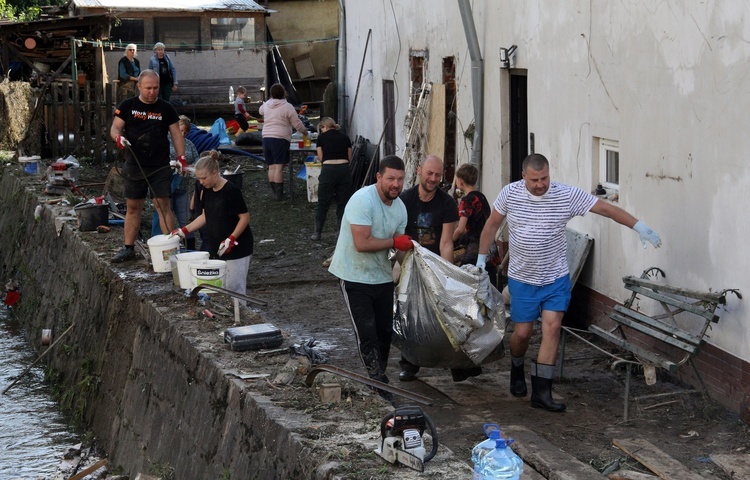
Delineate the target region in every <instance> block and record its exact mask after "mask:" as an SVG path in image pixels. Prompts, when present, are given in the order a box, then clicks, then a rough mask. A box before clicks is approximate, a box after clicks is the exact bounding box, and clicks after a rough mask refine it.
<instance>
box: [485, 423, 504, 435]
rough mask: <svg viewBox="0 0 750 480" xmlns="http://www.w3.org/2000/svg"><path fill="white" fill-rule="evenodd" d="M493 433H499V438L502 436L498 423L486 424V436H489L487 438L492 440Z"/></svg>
mask: <svg viewBox="0 0 750 480" xmlns="http://www.w3.org/2000/svg"><path fill="white" fill-rule="evenodd" d="M493 431H497V434H498V436H499V435H500V427H499V426H498V424H497V423H485V424H484V434H485V435H487V438H492V436H491V435H490V433H492V432H493Z"/></svg>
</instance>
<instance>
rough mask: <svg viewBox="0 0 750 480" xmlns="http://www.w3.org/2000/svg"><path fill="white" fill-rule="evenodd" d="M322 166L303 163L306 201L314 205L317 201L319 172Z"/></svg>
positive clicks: (313, 163)
mask: <svg viewBox="0 0 750 480" xmlns="http://www.w3.org/2000/svg"><path fill="white" fill-rule="evenodd" d="M322 168H323V164H321V163H315V162H305V176H306V177H307V178H306V179H305V180H306V181H307V201H308V202H310V203H315V202H317V201H318V186H319V184H320V181H319V179H320V172H321V170H322Z"/></svg>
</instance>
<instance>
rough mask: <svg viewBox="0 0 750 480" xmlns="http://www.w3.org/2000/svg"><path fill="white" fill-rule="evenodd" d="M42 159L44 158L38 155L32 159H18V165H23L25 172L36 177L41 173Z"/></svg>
mask: <svg viewBox="0 0 750 480" xmlns="http://www.w3.org/2000/svg"><path fill="white" fill-rule="evenodd" d="M41 159H42V157H40V156H38V155H34V156H32V157H18V163H20V164H21V168H23V171H24V172H26V173H28V174H30V175H34V174H36V173H39V161H40V160H41Z"/></svg>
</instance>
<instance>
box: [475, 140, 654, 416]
mask: <svg viewBox="0 0 750 480" xmlns="http://www.w3.org/2000/svg"><path fill="white" fill-rule="evenodd" d="M522 177H523V179H522V180H519V181H517V182H513V183H511V184H509V185H506V186H505V188H503V189H502V191H500V194H499V195H498V196H497V199H496V200H495V203H494V204H493V209H492V213H491V214H490V218H489V220H487V223H486V224H485V226H484V229H483V230H482V236H481V238H480V241H479V257H478V258H477V267H480V268H484V266H485V263H486V261H487V253H488V252H489V247H490V244H491V243H492V242H493V240H494V238H495V233H496V232H497V229H498V228H500V225H501V224H502V222H503V220H504V219H506V218H507V220H508V229H509V235H510V237H509V247H510V264H509V266H508V288H509V290H510V297H511V307H510V308H511V310H510V317H511V320H512V321H513V322H514V329H513V334H512V335H511V337H510V355H511V369H510V393H511V394H513V395H514V396H516V397H523V396H526V394H527V389H526V379H525V377H524V369H523V364H524V358H525V357H524V356H525V354H526V350H527V349H528V346H529V340H530V339H531V334H532V331H533V326H534V321H535V320H537V319H538V318H539V316H540V314H541V320H542V343H541V345H540V347H539V354H538V356H537V360H536V362H533V363H532V367H531V406H532V407H536V408H543V409H545V410H548V411H551V412H563V411H565V404H564V403H559V402H556V401H555V400H554V399H553V398H552V379H553V377H554V373H555V360H556V359H557V346H558V342H559V340H560V327H561V325H562V318H563V315H564V314H565V311H566V310H567V309H568V305H569V304H570V290H571V285H570V277H569V272H568V262H567V259H566V256H565V252H566V248H567V245H566V239H565V225H566V224H567V223H568V221H569V220H570V219H571V218H573V217H574V216H583V215H585V214H586V213H588V212H593V213H596V214H598V215H602V216H604V217H607V218H611V219H612V220H614V221H615V222H617V223H620V224H622V225H625V226H626V227H629V228H632V229H633V230H635V231H636V232H638V235H639V236H640V239H641V242H642V243H643V246H644V248H645V247H646V241H648V242H650V243H651V244H653V245H654V247H657V248H658V247H659V246H661V239H660V238H659V235H658V234H657V233H656V232H654V231H653V230H652V229H651V228H649V227H648V226H647V225H646V224H645V223H643V222H642V221H640V220H637V219H636V218H635V217H633V216H632V215H631V214H629V213H628V212H626V211H625V210H623V209H621V208H619V207H616V206H614V205H612V204H611V203H608V202H605V201H602V200H600V199H598V198H597V197H595V196H594V195H591V194H590V193H587V192H584V191H583V190H581V189H580V188H577V187H573V186H570V185H565V184H562V183H557V182H551V181H550V176H549V162H548V161H547V159H546V158H545V157H544V156H543V155H540V154H531V155H529V156H528V157H526V158H525V159H524V161H523V164H522Z"/></svg>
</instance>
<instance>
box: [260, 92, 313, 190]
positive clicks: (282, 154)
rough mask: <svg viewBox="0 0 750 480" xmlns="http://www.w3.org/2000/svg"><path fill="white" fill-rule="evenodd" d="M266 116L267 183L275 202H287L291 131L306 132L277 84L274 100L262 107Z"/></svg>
mask: <svg viewBox="0 0 750 480" xmlns="http://www.w3.org/2000/svg"><path fill="white" fill-rule="evenodd" d="M259 112H260V114H261V115H262V116H263V158H264V159H265V160H266V164H268V182H269V183H270V184H271V190H272V191H273V196H274V199H275V200H283V199H284V165H286V163H287V161H288V160H289V144H290V142H291V141H292V127H294V128H296V129H297V131H298V132H299V133H301V134H302V135H304V136H307V129H306V128H305V125H304V124H303V123H302V120H300V119H299V116H298V115H297V111H296V110H295V109H294V106H292V104H291V103H289V102H287V101H286V90H285V89H284V87H283V86H282V85H281V84H279V83H276V84H274V85H273V86H272V87H271V99H270V100H268V101H267V102H265V103H263V105H261V106H260V110H259Z"/></svg>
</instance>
